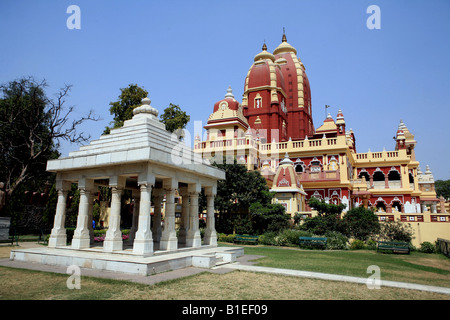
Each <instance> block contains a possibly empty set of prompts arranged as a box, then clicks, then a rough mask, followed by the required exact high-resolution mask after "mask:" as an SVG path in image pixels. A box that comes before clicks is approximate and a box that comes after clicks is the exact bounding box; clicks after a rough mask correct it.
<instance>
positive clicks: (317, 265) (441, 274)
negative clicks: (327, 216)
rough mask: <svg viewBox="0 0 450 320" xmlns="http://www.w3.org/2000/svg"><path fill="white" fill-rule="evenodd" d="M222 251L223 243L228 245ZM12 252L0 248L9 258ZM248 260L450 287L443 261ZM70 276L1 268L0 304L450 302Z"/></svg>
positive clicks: (352, 288) (426, 295)
mask: <svg viewBox="0 0 450 320" xmlns="http://www.w3.org/2000/svg"><path fill="white" fill-rule="evenodd" d="M221 245H222V244H221ZM11 248H13V247H0V257H8V256H9V251H10V250H11ZM245 253H246V254H252V255H253V254H254V255H262V256H265V257H264V258H261V259H258V260H257V262H258V263H259V265H264V266H270V267H277V268H288V269H299V270H309V271H317V272H326V273H335V274H345V275H352V276H359V277H364V278H367V277H368V276H369V275H368V274H367V273H366V270H367V267H368V266H369V265H378V266H379V267H380V268H381V278H382V279H383V280H397V281H404V282H414V283H423V284H429V285H437V286H446V287H450V277H449V276H450V259H448V258H446V257H444V256H443V255H437V254H420V253H416V252H415V253H412V254H411V255H392V254H377V253H376V252H375V251H367V250H358V251H308V250H299V249H297V248H279V247H268V246H245ZM67 279H68V275H67V274H55V273H48V272H39V271H32V270H23V269H15V268H7V267H0V300H10V299H13V300H16V299H19V300H23V299H25V300H35V299H38V300H39V299H44V300H47V299H51V300H60V299H62V300H76V299H84V300H116V299H125V300H135V299H145V300H155V299H163V300H169V299H177V300H178V299H183V300H184V299H188V300H190V299H199V300H208V299H213V300H218V299H220V300H242V299H244V300H258V299H269V300H271V299H295V300H302V299H312V300H325V299H326V300H328V299H338V300H354V299H355V300H359V299H364V300H366V299H367V300H371V299H374V300H437V299H444V300H449V299H450V296H449V295H444V294H437V293H432V292H425V291H417V290H406V289H399V288H389V287H382V288H381V289H379V290H369V289H368V288H367V286H366V285H363V284H355V283H348V282H340V281H325V280H317V279H308V278H302V277H287V276H281V275H271V274H264V273H255V272H243V271H234V272H230V273H226V274H213V273H209V272H207V271H205V272H204V273H201V274H198V275H195V276H190V277H186V278H180V279H176V280H171V281H166V282H162V283H158V284H156V285H145V284H139V283H133V282H127V281H115V280H108V279H97V278H91V277H85V276H83V275H82V278H81V289H80V290H70V289H68V288H67V284H66V281H67Z"/></svg>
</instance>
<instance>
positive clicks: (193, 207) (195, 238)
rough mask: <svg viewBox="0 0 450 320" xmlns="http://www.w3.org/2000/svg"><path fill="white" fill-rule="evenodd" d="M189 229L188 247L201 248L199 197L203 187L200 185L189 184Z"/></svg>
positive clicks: (187, 236)
mask: <svg viewBox="0 0 450 320" xmlns="http://www.w3.org/2000/svg"><path fill="white" fill-rule="evenodd" d="M188 190H189V202H190V206H189V229H188V231H187V235H186V246H187V247H194V248H196V247H200V246H201V245H202V238H201V235H200V229H199V226H198V196H199V194H200V192H201V185H200V184H198V183H193V184H189V187H188Z"/></svg>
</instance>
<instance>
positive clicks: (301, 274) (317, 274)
mask: <svg viewBox="0 0 450 320" xmlns="http://www.w3.org/2000/svg"><path fill="white" fill-rule="evenodd" d="M226 268H229V269H237V270H242V271H252V272H263V273H271V274H279V275H285V276H294V277H305V278H312V279H322V280H332V281H344V282H354V283H359V284H366V285H367V283H368V278H369V277H367V278H358V277H351V276H343V275H337V274H327V273H320V272H310V271H300V270H289V269H279V268H269V267H259V266H252V265H243V264H240V263H233V264H229V265H227V266H226ZM369 284H370V285H373V284H374V283H373V282H370V283H369ZM379 285H380V286H385V287H395V288H401V289H412V290H421V291H430V292H436V293H443V294H448V295H450V288H446V287H436V286H428V285H423V284H416V283H407V282H397V281H387V280H381V281H380V283H379Z"/></svg>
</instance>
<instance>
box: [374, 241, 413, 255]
mask: <svg viewBox="0 0 450 320" xmlns="http://www.w3.org/2000/svg"><path fill="white" fill-rule="evenodd" d="M380 250H381V251H382V252H384V251H391V252H392V253H407V254H409V253H410V251H411V249H410V247H409V243H407V242H396V241H378V245H377V252H378V251H380Z"/></svg>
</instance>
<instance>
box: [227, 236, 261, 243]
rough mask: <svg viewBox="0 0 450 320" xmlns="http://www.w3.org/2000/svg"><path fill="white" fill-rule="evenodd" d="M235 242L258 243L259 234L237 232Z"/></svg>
mask: <svg viewBox="0 0 450 320" xmlns="http://www.w3.org/2000/svg"><path fill="white" fill-rule="evenodd" d="M233 242H249V243H258V236H249V235H247V234H237V235H235V236H234V240H233Z"/></svg>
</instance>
